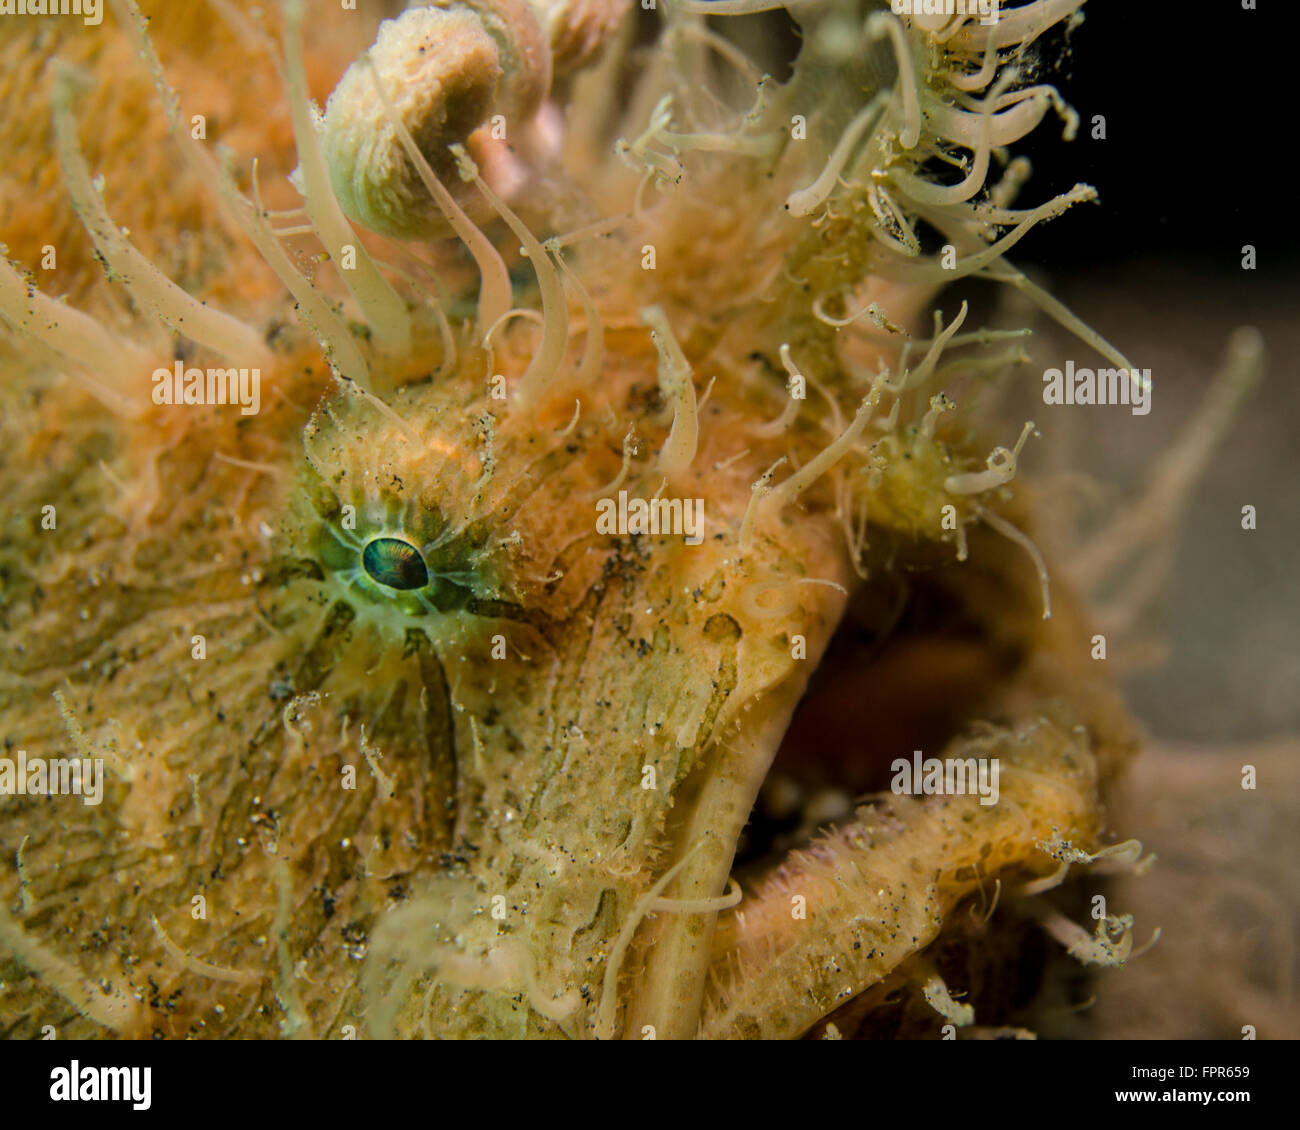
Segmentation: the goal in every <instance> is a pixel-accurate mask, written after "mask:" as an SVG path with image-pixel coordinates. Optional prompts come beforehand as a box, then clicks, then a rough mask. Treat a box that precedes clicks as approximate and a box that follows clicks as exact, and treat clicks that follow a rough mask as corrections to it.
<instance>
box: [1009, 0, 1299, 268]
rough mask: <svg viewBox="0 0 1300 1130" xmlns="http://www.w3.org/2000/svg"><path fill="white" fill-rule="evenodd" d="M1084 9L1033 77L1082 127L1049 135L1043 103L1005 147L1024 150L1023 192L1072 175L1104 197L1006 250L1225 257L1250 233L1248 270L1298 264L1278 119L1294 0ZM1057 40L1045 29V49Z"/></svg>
mask: <svg viewBox="0 0 1300 1130" xmlns="http://www.w3.org/2000/svg"><path fill="white" fill-rule="evenodd" d="M1083 12H1084V15H1085V17H1086V18H1085V20H1084V22H1083V24H1082V26H1080V27H1079V28H1077V29H1076V30H1075V31H1074V32H1073V33H1071V34H1070V35H1069V36H1068V44H1069V48H1070V49H1069V50H1067V51H1064V52H1062V53H1061V54H1060V56H1059V60H1060V61H1059V63H1058V64H1057V65H1056V66H1055V67H1045V68H1044V70H1043V72H1042V74H1041V76H1040V79H1039V81H1043V82H1051V83H1053V84H1054V85H1056V86H1057V88H1058V89H1059V90H1060V91H1061V94H1062V96H1063V97H1064V98H1065V100H1066V101H1067V102H1069V103H1070V104H1071V105H1072V106H1074V108H1075V109H1076V110H1077V111H1078V113H1079V117H1080V126H1079V135H1078V137H1077V138H1076V139H1075V140H1074V141H1073V142H1071V143H1066V142H1063V141H1061V139H1060V129H1059V127H1055V126H1054V121H1055V119H1054V116H1053V115H1052V114H1050V113H1049V115H1048V117H1047V118H1046V119H1044V121H1043V123H1042V125H1040V126H1039V128H1038V130H1037V131H1035V133H1034V134H1032V135H1031V136H1030V137H1029V138H1026V139H1025V140H1024V141H1023V142H1022V143H1020V144H1019V145H1018V146H1017V147H1016V148H1017V150H1018V151H1021V152H1028V153H1030V154H1031V155H1032V159H1033V163H1034V176H1033V178H1032V179H1031V180H1030V182H1029V184H1028V185H1027V186H1026V189H1025V192H1024V198H1025V199H1026V200H1030V199H1032V200H1034V201H1037V200H1040V199H1047V198H1048V197H1049V196H1051V195H1053V194H1055V193H1056V192H1061V191H1065V190H1067V189H1069V188H1070V187H1071V186H1072V185H1074V184H1075V183H1076V182H1078V181H1084V182H1086V183H1088V184H1091V185H1093V186H1094V187H1095V188H1096V189H1097V190H1098V192H1099V193H1100V195H1101V206H1100V207H1098V206H1097V205H1090V206H1080V207H1077V208H1074V209H1072V210H1071V211H1070V212H1069V213H1067V214H1066V216H1064V217H1062V218H1061V219H1058V220H1056V221H1054V222H1052V223H1049V224H1046V225H1041V226H1040V227H1039V228H1037V229H1036V230H1035V231H1033V232H1031V233H1030V234H1029V235H1028V236H1027V237H1026V238H1025V239H1024V240H1023V241H1022V242H1021V243H1020V244H1019V245H1018V246H1017V247H1016V252H1015V255H1014V256H1012V258H1014V259H1016V260H1017V261H1018V262H1021V263H1037V264H1039V265H1040V266H1043V267H1046V268H1048V269H1049V270H1050V269H1053V268H1056V267H1063V266H1065V265H1066V264H1067V263H1068V264H1069V265H1070V266H1072V267H1078V266H1080V265H1085V264H1102V263H1113V262H1123V261H1125V260H1129V259H1132V258H1134V257H1136V256H1142V257H1150V258H1157V257H1158V258H1161V259H1177V260H1180V261H1184V262H1189V261H1196V262H1197V263H1198V264H1199V265H1201V266H1211V265H1223V266H1224V267H1226V268H1230V269H1232V270H1237V269H1239V267H1240V261H1241V247H1242V245H1243V244H1246V243H1251V244H1254V245H1255V247H1256V249H1257V251H1258V254H1259V269H1260V270H1261V271H1269V272H1271V271H1272V270H1275V269H1278V268H1283V267H1287V268H1290V269H1291V270H1295V269H1296V268H1297V267H1298V266H1300V257H1298V255H1297V251H1298V249H1300V240H1298V239H1297V236H1296V231H1295V226H1294V222H1293V221H1292V220H1291V219H1290V213H1291V210H1292V209H1294V207H1295V198H1296V192H1295V187H1294V186H1295V185H1296V184H1297V183H1300V182H1298V181H1297V179H1296V168H1295V160H1294V154H1295V151H1296V137H1295V131H1294V129H1293V128H1292V127H1291V126H1290V125H1289V123H1290V121H1291V114H1292V112H1293V109H1294V106H1295V101H1296V93H1295V77H1296V70H1297V65H1298V64H1297V60H1296V57H1295V55H1294V52H1293V51H1292V50H1291V47H1292V45H1293V44H1294V42H1295V33H1296V31H1297V29H1300V15H1297V11H1296V6H1295V5H1294V4H1293V3H1290V2H1286V0H1259V8H1258V9H1257V10H1255V11H1247V10H1243V9H1242V7H1241V0H1186V2H1178V3H1171V2H1164V0H1145V2H1143V0H1133V2H1130V0H1090V2H1089V3H1087V4H1085V5H1084V8H1083ZM1066 39H1067V37H1066V36H1065V35H1064V33H1063V32H1061V31H1059V30H1058V31H1056V32H1054V33H1053V34H1052V35H1050V36H1048V37H1045V38H1044V41H1043V43H1044V49H1043V51H1042V55H1043V56H1044V57H1045V58H1051V57H1052V56H1054V55H1056V49H1057V48H1058V47H1059V45H1060V44H1061V41H1062V40H1066ZM1095 114H1101V115H1103V116H1104V117H1105V119H1106V140H1104V141H1096V140H1093V139H1092V131H1091V122H1092V118H1093V115H1095ZM1189 265H1190V262H1189Z"/></svg>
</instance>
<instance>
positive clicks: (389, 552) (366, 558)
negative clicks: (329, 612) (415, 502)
mask: <svg viewBox="0 0 1300 1130" xmlns="http://www.w3.org/2000/svg"><path fill="white" fill-rule="evenodd" d="M361 567H362V568H363V569H365V571H366V572H367V573H368V574H370V577H371V579H372V580H375V581H378V582H379V583H380V584H381V585H387V586H388V587H389V588H390V589H403V590H406V589H422V588H424V586H425V585H427V584H428V583H429V569H428V566H427V565H425V563H424V558H423V557H421V556H420V551H419V550H418V549H416V548H415V546H413V545H408V544H407V543H406V542H404V541H400V540H399V539H397V538H375V540H374V541H372V542H371V543H370V544H369V545H367V546H366V548H365V549H364V550H363V551H362V553H361Z"/></svg>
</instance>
